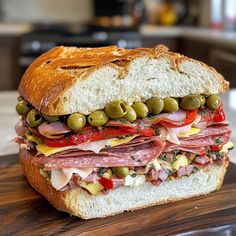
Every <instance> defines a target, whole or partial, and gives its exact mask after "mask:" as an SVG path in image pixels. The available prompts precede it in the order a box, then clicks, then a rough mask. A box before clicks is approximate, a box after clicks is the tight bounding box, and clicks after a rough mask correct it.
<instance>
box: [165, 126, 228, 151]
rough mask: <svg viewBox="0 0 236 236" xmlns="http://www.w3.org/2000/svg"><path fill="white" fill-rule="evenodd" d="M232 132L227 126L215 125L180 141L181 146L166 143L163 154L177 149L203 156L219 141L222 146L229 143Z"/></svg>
mask: <svg viewBox="0 0 236 236" xmlns="http://www.w3.org/2000/svg"><path fill="white" fill-rule="evenodd" d="M230 134H231V131H230V129H229V128H228V127H227V126H224V125H214V126H210V127H207V128H206V129H205V130H202V131H201V132H200V133H198V134H195V135H192V136H190V137H189V138H184V139H180V144H179V145H178V144H173V143H171V142H168V141H167V142H166V145H165V147H164V149H163V152H171V151H173V150H175V149H178V150H182V151H186V152H192V153H195V154H198V155H203V154H204V153H205V149H206V147H208V146H211V145H215V144H216V140H217V139H219V140H220V141H221V144H226V143H227V142H229V139H230Z"/></svg>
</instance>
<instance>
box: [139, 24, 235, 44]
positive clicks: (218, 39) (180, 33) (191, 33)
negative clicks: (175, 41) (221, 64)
mask: <svg viewBox="0 0 236 236" xmlns="http://www.w3.org/2000/svg"><path fill="white" fill-rule="evenodd" d="M140 33H141V35H142V36H143V37H158V38H162V37H169V38H171V37H172V38H179V37H181V38H190V39H198V40H201V41H205V42H210V43H212V44H214V43H215V44H218V45H219V44H220V45H223V46H225V47H234V48H236V32H228V31H222V30H214V29H208V28H198V27H181V26H173V27H162V26H153V25H144V26H141V27H140Z"/></svg>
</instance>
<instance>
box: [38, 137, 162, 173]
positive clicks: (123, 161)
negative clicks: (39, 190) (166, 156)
mask: <svg viewBox="0 0 236 236" xmlns="http://www.w3.org/2000/svg"><path fill="white" fill-rule="evenodd" d="M163 147H164V142H163V141H162V140H161V139H160V138H158V137H155V139H151V141H150V142H148V143H147V142H146V143H144V144H141V145H139V146H134V147H123V148H119V149H118V148H114V149H113V148H112V149H110V150H109V151H103V152H100V153H99V154H95V153H89V154H88V152H85V153H84V155H81V151H78V152H79V155H78V153H77V154H76V152H75V151H72V152H71V153H69V152H68V153H66V154H64V155H63V154H61V155H60V157H55V156H54V157H35V158H34V162H35V163H38V164H43V165H44V168H45V170H52V169H63V168H71V167H74V168H87V167H116V166H145V165H146V164H148V163H149V162H151V161H152V160H153V159H154V158H156V157H158V156H159V155H160V154H161V152H162V150H163Z"/></svg>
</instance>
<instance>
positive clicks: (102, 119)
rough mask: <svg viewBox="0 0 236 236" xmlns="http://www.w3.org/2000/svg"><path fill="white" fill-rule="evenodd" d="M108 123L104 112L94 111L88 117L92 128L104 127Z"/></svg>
mask: <svg viewBox="0 0 236 236" xmlns="http://www.w3.org/2000/svg"><path fill="white" fill-rule="evenodd" d="M107 121H108V116H107V115H106V113H105V112H104V111H94V112H92V113H91V114H90V115H89V116H88V122H89V124H90V125H92V126H102V125H105V124H106V123H107Z"/></svg>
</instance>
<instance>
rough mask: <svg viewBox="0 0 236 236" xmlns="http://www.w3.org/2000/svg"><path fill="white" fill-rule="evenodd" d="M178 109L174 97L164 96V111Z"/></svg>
mask: <svg viewBox="0 0 236 236" xmlns="http://www.w3.org/2000/svg"><path fill="white" fill-rule="evenodd" d="M178 110H179V104H178V102H177V101H176V99H174V98H165V99H164V108H163V111H164V112H175V111H178Z"/></svg>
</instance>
